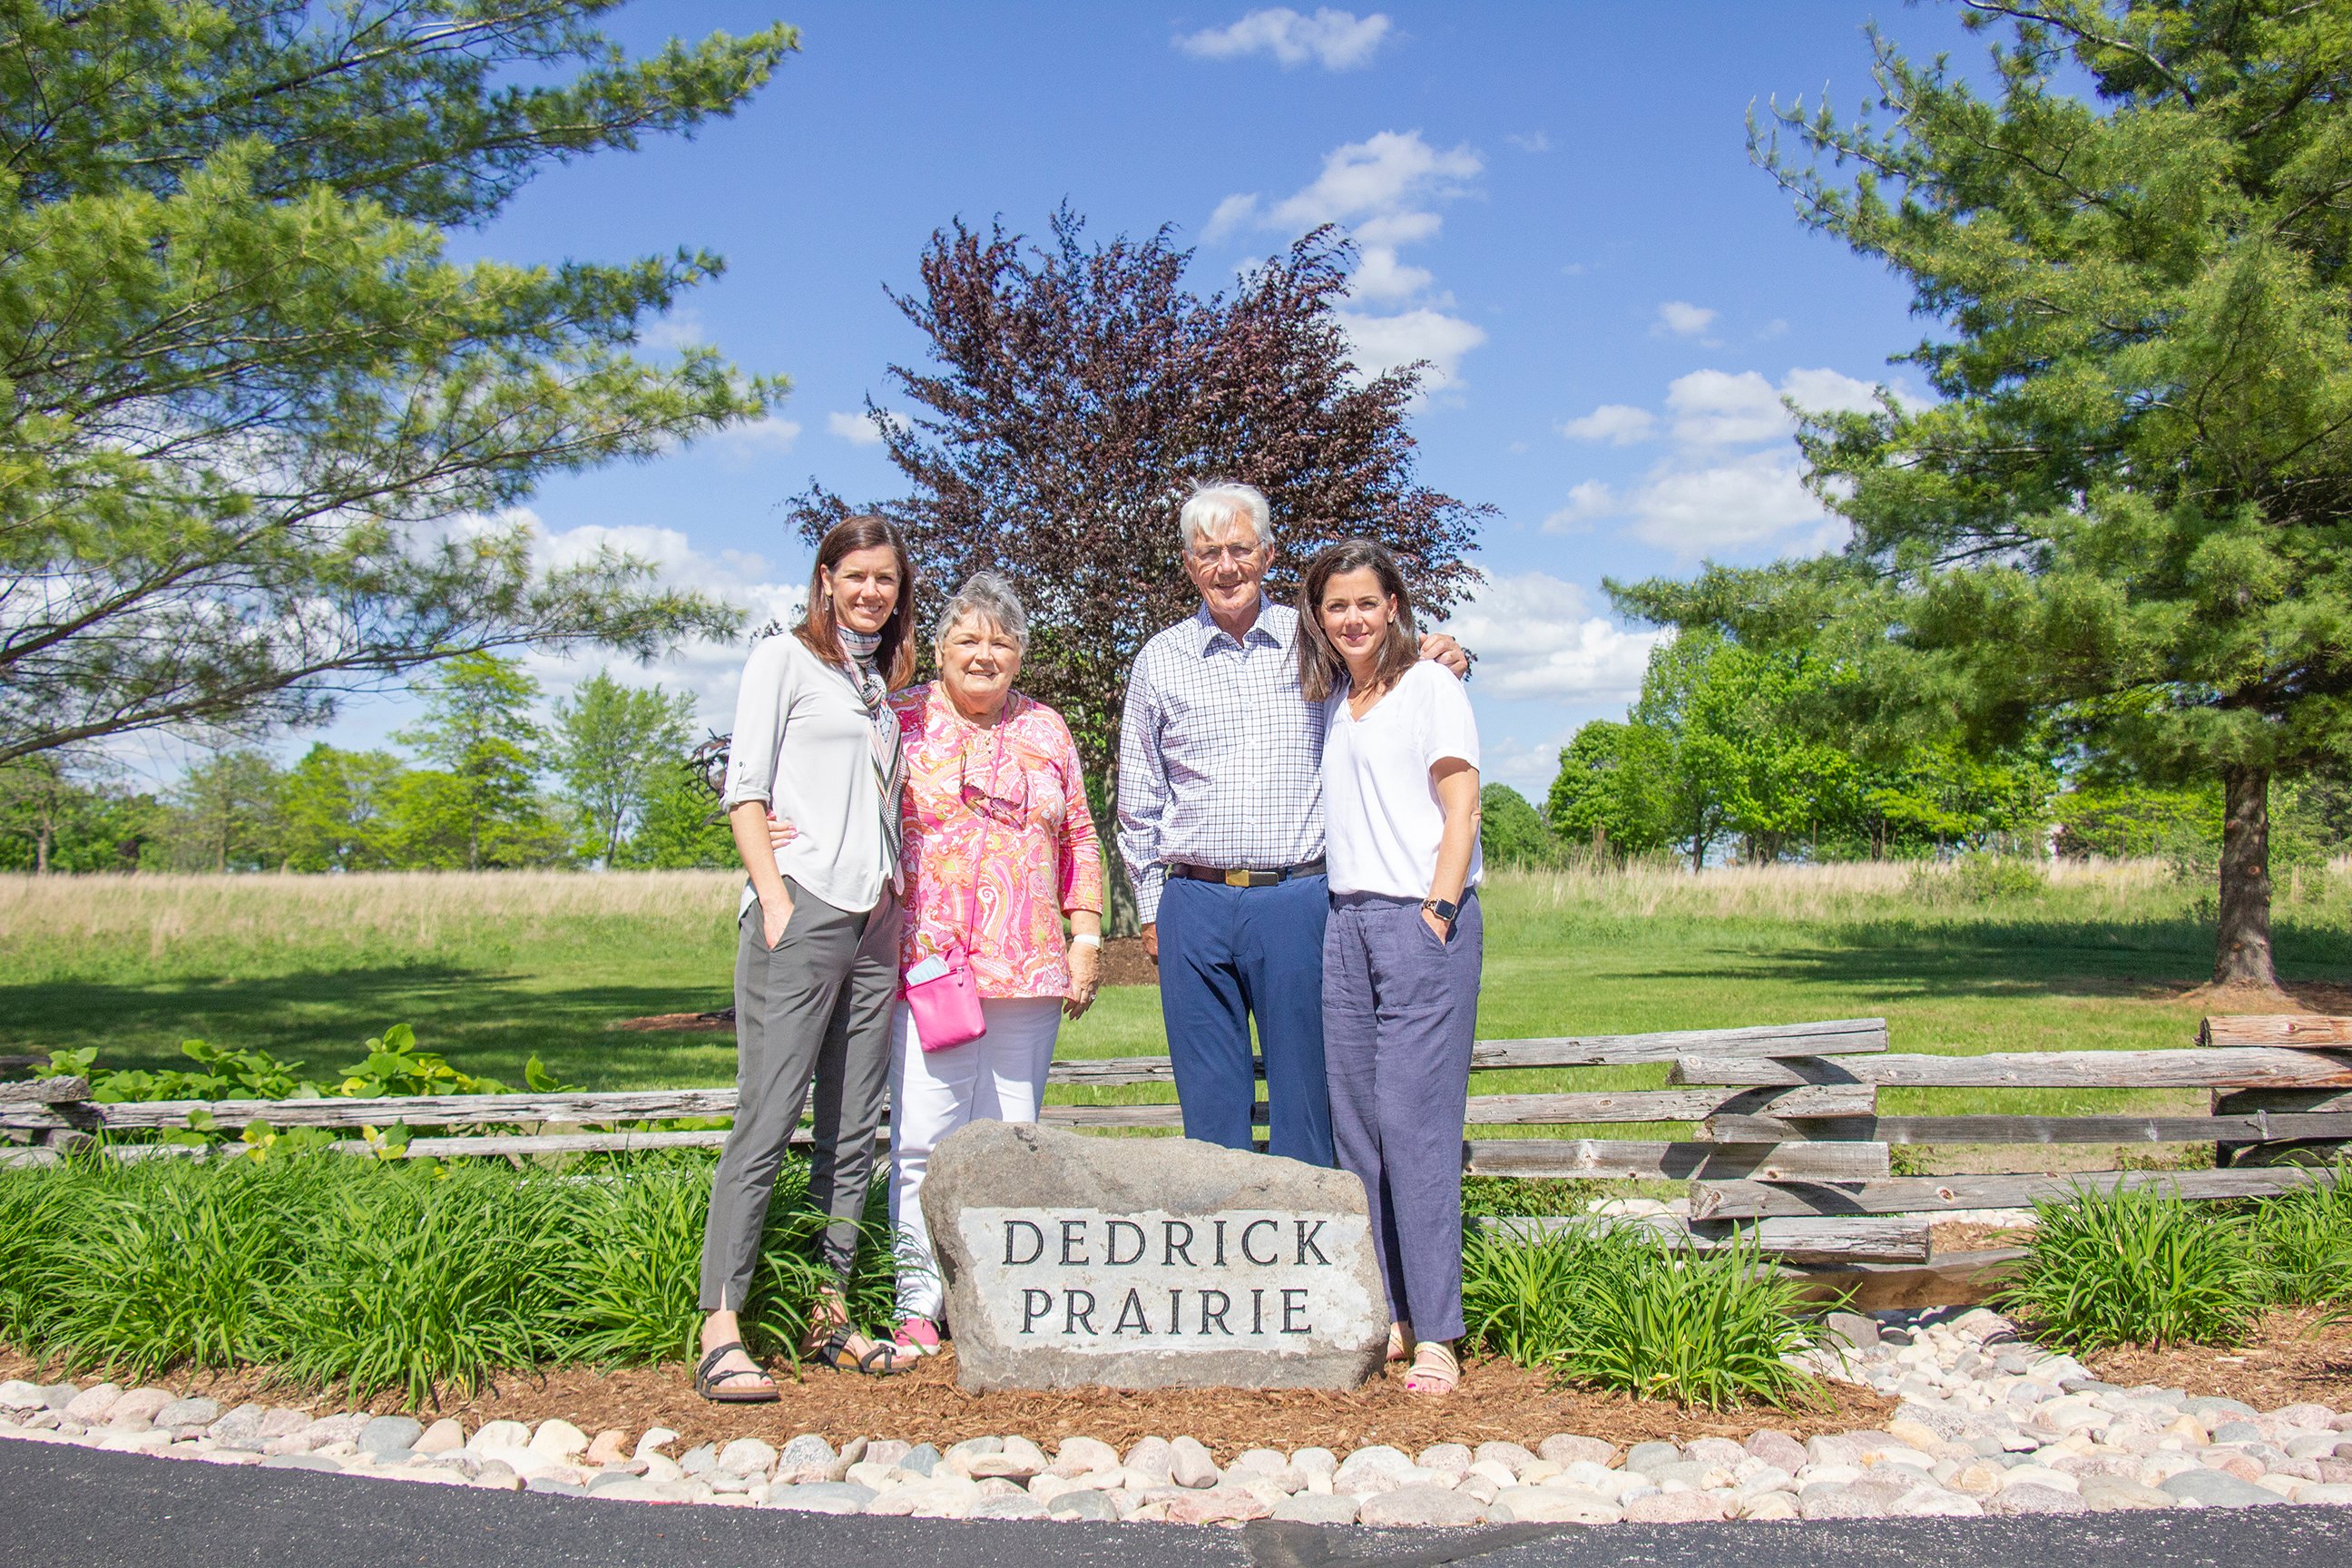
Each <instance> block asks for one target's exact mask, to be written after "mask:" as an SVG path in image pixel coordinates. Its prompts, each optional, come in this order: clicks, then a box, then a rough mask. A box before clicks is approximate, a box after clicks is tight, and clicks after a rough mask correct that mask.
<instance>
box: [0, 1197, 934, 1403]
mask: <svg viewBox="0 0 2352 1568" xmlns="http://www.w3.org/2000/svg"><path fill="white" fill-rule="evenodd" d="M711 1163H712V1162H711V1161H710V1159H709V1157H708V1156H706V1155H693V1154H673V1155H668V1156H662V1155H636V1156H630V1157H627V1158H625V1159H621V1158H609V1159H608V1158H598V1157H591V1158H586V1159H580V1160H576V1161H573V1162H572V1163H570V1164H568V1165H564V1166H561V1167H556V1166H532V1167H529V1168H526V1169H523V1170H515V1169H512V1168H510V1167H509V1166H507V1165H504V1164H499V1163H489V1162H481V1163H475V1162H470V1161H467V1162H451V1163H446V1164H439V1163H433V1162H428V1161H373V1160H355V1159H352V1158H350V1157H348V1156H345V1155H341V1154H333V1153H323V1152H305V1151H300V1150H296V1151H292V1152H282V1153H281V1152H273V1153H271V1154H270V1155H269V1156H268V1158H266V1159H261V1160H254V1159H229V1160H224V1159H219V1158H215V1159H213V1160H210V1161H207V1162H205V1163H195V1162H192V1161H191V1162H183V1161H171V1162H164V1161H146V1162H140V1163H125V1162H121V1161H115V1160H110V1159H103V1158H100V1157H97V1156H89V1157H81V1158H76V1159H72V1160H68V1161H66V1162H64V1163H60V1164H58V1165H55V1166H51V1167H47V1168H35V1169H19V1170H5V1171H0V1341H5V1342H6V1343H7V1344H9V1345H11V1346H13V1347H15V1348H16V1349H17V1350H20V1351H23V1352H26V1353H28V1354H31V1355H35V1356H37V1357H40V1358H42V1359H44V1360H48V1361H54V1362H57V1363H62V1364H64V1365H66V1366H68V1367H80V1366H96V1365H106V1366H115V1367H121V1368H122V1369H123V1370H124V1371H125V1372H127V1373H131V1374H133V1375H137V1376H142V1377H144V1376H152V1375H153V1374H155V1373H160V1372H162V1371H163V1370H165V1369H167V1368H169V1367H173V1366H179V1365H205V1366H222V1365H230V1364H262V1365H269V1366H273V1367H276V1368H278V1370H280V1371H281V1372H283V1373H286V1374H287V1375H289V1376H290V1377H292V1378H295V1379H297V1380H299V1381H301V1382H306V1383H314V1384H327V1383H342V1384H348V1385H349V1386H350V1388H351V1391H352V1395H353V1396H354V1397H356V1398H362V1399H363V1398H366V1397H368V1396H369V1395H371V1394H374V1393H375V1392H377V1391H379V1390H382V1389H386V1388H393V1389H398V1390H400V1391H402V1392H403V1393H404V1394H405V1395H406V1397H407V1398H408V1399H410V1400H411V1401H413V1402H422V1401H425V1400H428V1399H430V1398H432V1397H433V1396H434V1394H435V1393H436V1390H438V1389H441V1388H445V1387H446V1388H454V1389H457V1390H459V1391H461V1392H468V1393H469V1392H470V1391H471V1390H473V1389H475V1388H476V1387H478V1386H479V1384H481V1383H482V1381H483V1380H484V1379H485V1378H487V1377H488V1376H489V1375H490V1374H491V1373H495V1372H497V1371H499V1369H502V1368H518V1369H519V1368H525V1367H532V1366H542V1365H555V1364H564V1363H587V1364H593V1365H614V1364H631V1363H651V1362H656V1361H662V1360H674V1359H678V1358H681V1357H684V1356H686V1355H688V1353H689V1352H690V1350H691V1347H692V1345H693V1342H694V1335H695V1331H696V1329H697V1327H698V1323H699V1321H700V1313H699V1311H698V1309H697V1307H696V1304H695V1303H696V1295H697V1285H698V1273H699V1265H700V1255H701V1243H702V1226H703V1220H704V1216H705V1215H706V1214H707V1212H708V1208H709V1195H710V1174H711ZM806 1170H807V1167H806V1164H805V1163H804V1162H802V1161H800V1160H798V1159H791V1160H787V1161H786V1163H785V1166H784V1171H783V1173H782V1176H781V1177H780V1179H779V1181H778V1183H777V1192H776V1201H775V1203H774V1204H773V1205H772V1206H771V1208H770V1210H769V1228H768V1233H767V1235H766V1237H765V1238H764V1240H763V1243H762V1248H761V1262H760V1266H759V1268H758V1270H757V1272H756V1273H755V1275H754V1278H753V1284H752V1291H751V1301H750V1303H749V1304H748V1305H747V1307H746V1309H745V1311H744V1328H745V1329H746V1331H748V1333H749V1335H750V1338H751V1344H752V1346H753V1348H754V1350H756V1351H768V1350H784V1351H789V1350H791V1349H792V1348H793V1346H794V1345H795V1344H796V1343H797V1342H798V1339H799V1336H800V1334H801V1333H802V1331H803V1330H804V1329H805V1328H806V1326H807V1324H808V1322H809V1321H810V1315H811V1308H812V1305H813V1303H814V1300H815V1297H816V1295H817V1293H818V1292H819V1291H820V1290H821V1289H824V1287H825V1286H826V1285H828V1284H829V1283H830V1282H831V1274H830V1272H829V1271H828V1270H827V1269H825V1268H824V1266H823V1265H822V1264H821V1263H820V1262H819V1261H818V1258H817V1251H816V1245H815V1243H816V1237H817V1235H818V1233H819V1231H820V1230H821V1228H822V1226H823V1224H824V1220H823V1218H822V1216H819V1215H813V1214H810V1213H808V1212H806V1210H805V1209H804V1208H803V1206H802V1205H803V1203H804V1199H805V1193H806ZM882 1206H883V1205H882V1194H881V1193H880V1192H879V1191H878V1189H877V1193H876V1194H875V1203H874V1205H872V1206H870V1207H869V1209H868V1211H867V1216H866V1226H867V1232H868V1234H867V1242H868V1245H866V1247H863V1248H861V1252H860V1268H859V1272H858V1275H857V1278H856V1280H855V1281H854V1282H853V1285H852V1289H851V1292H850V1297H851V1308H852V1311H853V1313H855V1314H856V1316H857V1317H858V1319H859V1321H865V1322H869V1323H870V1322H874V1321H878V1319H879V1318H880V1317H881V1316H882V1314H883V1313H884V1312H885V1311H886V1310H887V1305H888V1300H889V1292H890V1285H891V1273H890V1257H889V1248H888V1246H887V1237H886V1235H885V1234H884V1231H883V1223H882V1215H881V1212H880V1211H881V1208H882Z"/></svg>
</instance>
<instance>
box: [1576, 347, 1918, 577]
mask: <svg viewBox="0 0 2352 1568" xmlns="http://www.w3.org/2000/svg"><path fill="white" fill-rule="evenodd" d="M1783 399H1788V400H1790V401H1793V402H1795V403H1796V404H1797V405H1798V406H1800V407H1802V408H1806V409H1811V410H1819V411H1829V410H1857V409H1869V408H1872V407H1874V406H1876V388H1874V386H1873V385H1872V384H1870V383H1869V382H1866V381H1860V380H1857V379H1855V378H1854V377H1853V376H1850V375H1846V374H1843V373H1841V372H1838V371H1834V370H1828V369H1822V368H1814V369H1810V370H1809V369H1794V370H1790V372H1788V374H1785V375H1783V376H1782V377H1781V378H1780V383H1779V384H1778V385H1775V384H1773V383H1771V382H1769V381H1767V380H1766V379H1765V378H1764V377H1763V376H1762V375H1761V374H1758V373H1757V372H1755V371H1752V370H1749V371H1738V372H1733V371H1724V370H1696V371H1693V372H1691V373H1690V374H1687V375H1684V376H1678V377H1676V378H1675V380H1674V381H1673V382H1671V383H1670V384H1668V385H1667V387H1666V397H1665V405H1666V414H1667V416H1669V418H1670V420H1671V426H1670V428H1671V433H1672V435H1673V436H1674V438H1675V441H1676V442H1677V443H1679V449H1678V450H1677V451H1675V453H1674V454H1673V455H1671V456H1669V457H1667V458H1664V459H1663V460H1661V461H1660V462H1658V463H1657V464H1656V465H1655V466H1654V467H1653V468H1651V469H1650V471H1649V473H1648V474H1647V475H1645V476H1644V477H1643V479H1642V480H1641V481H1640V482H1639V483H1638V484H1634V485H1629V486H1619V487H1612V486H1610V485H1607V484H1604V483H1601V481H1600V480H1597V479H1588V480H1586V481H1585V482H1584V483H1582V484H1580V485H1578V486H1577V487H1576V488H1575V489H1571V490H1570V492H1569V495H1568V504H1567V505H1565V506H1563V507H1562V508H1560V509H1559V510H1557V511H1555V512H1553V513H1552V514H1551V515H1550V516H1549V517H1547V518H1545V519H1544V531H1546V532H1548V533H1580V532H1583V531H1586V530H1587V529H1588V528H1590V527H1591V525H1592V524H1593V523H1594V522H1596V521H1601V520H1604V519H1620V520H1622V521H1623V522H1624V524H1625V530H1624V531H1625V532H1626V534H1627V535H1629V536H1630V537H1632V538H1634V539H1638V540H1640V541H1642V542H1644V543H1647V544H1652V545H1655V546H1657V547H1658V548H1660V549H1662V550H1668V551H1671V552H1674V554H1675V556H1676V557H1677V558H1679V559H1682V560H1696V559H1697V558H1699V557H1701V556H1705V555H1712V554H1717V553H1719V552H1743V553H1749V554H1752V553H1754V552H1757V551H1759V550H1766V551H1769V552H1775V553H1780V554H1784V555H1785V554H1803V553H1814V552H1820V551H1824V550H1834V549H1836V548H1838V547H1839V546H1840V545H1842V544H1843V543H1844V542H1845V540H1846V538H1847V535H1848V532H1849V530H1848V528H1847V525H1846V523H1845V521H1844V520H1843V519H1842V518H1839V517H1837V516H1835V515H1834V514H1832V512H1830V511H1829V510H1827V509H1825V508H1824V507H1823V506H1822V503H1821V501H1820V500H1819V499H1818V498H1816V497H1815V496H1814V495H1813V494H1812V493H1811V491H1809V490H1807V489H1805V487H1804V473H1805V467H1804V461H1803V458H1801V456H1800V455H1799V454H1798V453H1796V452H1794V451H1792V450H1790V447H1788V445H1787V442H1788V439H1789V437H1790V436H1791V435H1792V434H1793V433H1794V432H1795V430H1796V420H1795V419H1794V418H1793V417H1792V416H1790V413H1789V410H1788V407H1787V405H1786V404H1785V403H1784V402H1783ZM1655 425H1656V421H1655V417H1654V415H1653V414H1652V413H1651V411H1649V410H1647V409H1642V408H1636V407H1633V406H1632V405H1625V404H1605V405H1602V406H1601V407H1599V408H1596V409H1594V410H1593V411H1592V412H1591V414H1588V415H1586V416H1584V417H1583V418H1581V419H1573V420H1570V421H1569V423H1567V424H1566V425H1564V426H1561V427H1560V429H1561V433H1562V434H1563V435H1566V436H1570V437H1575V438H1577V439H1580V440H1586V441H1612V442H1614V443H1616V444H1618V445H1630V444H1631V443H1633V441H1636V440H1639V439H1641V438H1642V437H1644V436H1646V435H1648V434H1650V433H1651V432H1652V431H1653V430H1654V428H1655ZM1727 447H1733V448H1736V447H1760V448H1762V449H1760V450H1751V451H1748V452H1745V453H1737V452H1727V451H1725V450H1724V449H1725V448H1727Z"/></svg>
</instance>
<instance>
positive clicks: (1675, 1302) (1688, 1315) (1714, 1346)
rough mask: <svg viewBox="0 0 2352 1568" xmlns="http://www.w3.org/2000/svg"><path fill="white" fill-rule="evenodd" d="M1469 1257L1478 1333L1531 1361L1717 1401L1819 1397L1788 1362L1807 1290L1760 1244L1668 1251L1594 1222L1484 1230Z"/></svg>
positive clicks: (1582, 1376) (1466, 1297)
mask: <svg viewBox="0 0 2352 1568" xmlns="http://www.w3.org/2000/svg"><path fill="white" fill-rule="evenodd" d="M1463 1264H1464V1267H1463V1285H1464V1289H1463V1306H1464V1311H1465V1319H1466V1321H1467V1325H1468V1328H1469V1337H1470V1338H1471V1340H1472V1341H1473V1342H1475V1343H1478V1344H1481V1345H1483V1346H1485V1347H1486V1349H1488V1350H1491V1351H1494V1352H1496V1353H1498V1354H1502V1355H1505V1356H1508V1357H1509V1358H1510V1359H1511V1360H1513V1361H1516V1362H1518V1363H1521V1364H1523V1365H1549V1366H1551V1367H1553V1368H1554V1369H1555V1370H1556V1371H1557V1372H1558V1373H1559V1374H1560V1375H1561V1376H1562V1377H1564V1378H1567V1379H1569V1380H1570V1381H1573V1382H1576V1383H1581V1384H1590V1385H1592V1386H1594V1387H1598V1388H1603V1389H1608V1390H1611V1391H1613V1392H1618V1393H1623V1394H1635V1395H1638V1396H1640V1397H1642V1398H1646V1399H1672V1400H1676V1401H1679V1402H1680V1403H1682V1404H1685V1405H1705V1406H1706V1407H1707V1408H1709V1409H1720V1408H1723V1407H1725V1406H1727V1405H1740V1404H1746V1403H1749V1402H1759V1401H1760V1402H1762V1403H1765V1404H1769V1405H1779V1406H1781V1407H1783V1408H1786V1407H1788V1406H1790V1405H1799V1404H1807V1403H1811V1402H1813V1401H1816V1400H1818V1399H1819V1398H1820V1396H1821V1393H1822V1389H1821V1384H1820V1383H1819V1382H1818V1381H1817V1380H1816V1379H1814V1378H1813V1377H1811V1375H1809V1374H1808V1373H1804V1372H1802V1371H1801V1370H1799V1369H1798V1368H1796V1367H1794V1366H1791V1365H1790V1364H1789V1363H1788V1362H1787V1361H1786V1360H1784V1359H1783V1358H1784V1357H1786V1356H1787V1355H1789V1354H1790V1353H1791V1352H1796V1351H1800V1350H1802V1349H1804V1348H1805V1346H1806V1344H1807V1342H1808V1341H1807V1337H1806V1332H1805V1327H1804V1323H1803V1321H1802V1320H1801V1318H1800V1316H1799V1313H1800V1312H1801V1310H1803V1301H1802V1299H1801V1297H1800V1295H1799V1293H1798V1291H1797V1288H1796V1286H1795V1285H1794V1284H1793V1283H1792V1282H1790V1281H1789V1280H1786V1279H1781V1278H1780V1277H1779V1276H1778V1275H1776V1274H1774V1273H1773V1272H1772V1271H1771V1270H1770V1269H1769V1268H1767V1267H1765V1266H1764V1265H1763V1263H1762V1260H1761V1258H1760V1256H1759V1254H1758V1253H1757V1252H1756V1250H1755V1249H1754V1248H1752V1247H1727V1248H1725V1249H1723V1250H1721V1251H1717V1252H1708V1253H1698V1254H1691V1253H1669V1252H1666V1251H1664V1250H1663V1249H1662V1248H1660V1247H1658V1246H1657V1245H1656V1244H1655V1243H1654V1241H1652V1240H1650V1239H1649V1238H1647V1237H1644V1236H1643V1235H1641V1234H1639V1233H1637V1232H1633V1231H1630V1230H1626V1231H1620V1230H1612V1229H1605V1228H1595V1229H1590V1230H1573V1231H1559V1232H1555V1233H1554V1234H1552V1235H1550V1236H1549V1237H1545V1238H1543V1239H1541V1240H1539V1241H1515V1240H1510V1239H1507V1238H1490V1237H1485V1236H1474V1237H1472V1239H1471V1241H1470V1244H1469V1246H1468V1247H1467V1248H1466V1249H1465V1255H1464V1260H1463Z"/></svg>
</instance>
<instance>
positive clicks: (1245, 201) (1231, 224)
mask: <svg viewBox="0 0 2352 1568" xmlns="http://www.w3.org/2000/svg"><path fill="white" fill-rule="evenodd" d="M1256 221H1257V193H1256V192H1255V191H1252V192H1250V193H1249V194H1247V195H1239V194H1236V195H1230V196H1227V197H1226V198H1225V199H1224V200H1223V201H1221V202H1219V203H1218V204H1217V210H1216V211H1214V212H1213V213H1211V214H1210V215H1209V222H1208V226H1206V227H1204V228H1203V229H1202V230H1201V237H1202V239H1203V240H1204V241H1206V242H1207V243H1209V244H1211V245H1214V244H1216V243H1217V242H1218V241H1219V240H1221V239H1223V238H1224V237H1226V236H1227V235H1229V234H1233V233H1234V232H1236V231H1237V230H1240V229H1243V228H1245V227H1247V226H1250V225H1251V224H1254V223H1255V222H1256Z"/></svg>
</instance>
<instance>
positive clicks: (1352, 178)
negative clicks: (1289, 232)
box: [1268, 131, 1485, 241]
mask: <svg viewBox="0 0 2352 1568" xmlns="http://www.w3.org/2000/svg"><path fill="white" fill-rule="evenodd" d="M1484 167H1485V164H1484V163H1482V162H1481V161H1480V160H1479V157H1478V154H1477V153H1474V152H1472V151H1471V150H1470V149H1469V148H1468V147H1456V148H1454V149H1453V150H1452V151H1451V152H1440V151H1439V150H1438V149H1437V148H1434V147H1432V146H1431V145H1430V144H1429V143H1428V142H1424V141H1423V140H1422V137H1421V132H1418V131H1407V132H1394V131H1383V132H1380V133H1379V134H1378V135H1376V136H1373V137H1370V138H1369V139H1368V140H1366V141H1362V142H1349V143H1347V144H1346V145H1345V146H1342V147H1338V148H1335V149H1333V150H1332V151H1331V152H1329V153H1326V154H1325V155H1324V158H1323V172H1322V173H1321V174H1318V175H1317V176H1316V177H1315V183H1314V184H1310V185H1308V186H1307V188H1306V189H1305V190H1303V191H1300V192H1299V193H1298V194H1297V195H1294V196H1291V197H1289V198H1288V199H1286V200H1285V201H1283V202H1281V203H1280V204H1278V205H1276V207H1275V208H1274V210H1273V212H1272V213H1271V214H1269V215H1268V216H1269V219H1270V221H1272V222H1273V223H1275V224H1276V225H1278V226H1282V227H1286V228H1301V229H1304V228H1312V227H1314V226H1316V225H1317V224H1318V223H1360V222H1361V221H1362V220H1364V219H1367V218H1376V217H1384V216H1394V215H1397V214H1399V213H1402V212H1405V211H1408V210H1410V209H1411V208H1412V206H1414V205H1417V204H1419V203H1422V202H1426V201H1432V200H1443V199H1447V198H1451V197H1454V196H1458V195H1462V194H1463V191H1464V188H1465V187H1464V185H1463V184H1462V182H1464V181H1465V180H1470V179H1474V178H1475V177H1476V176H1477V174H1478V173H1479V172H1480V170H1482V169H1483V168H1484ZM1415 216H1416V218H1417V220H1418V221H1422V222H1425V223H1426V224H1427V225H1428V227H1427V229H1426V230H1425V231H1422V232H1416V233H1414V234H1413V235H1412V238H1416V239H1420V238H1426V237H1428V236H1429V235H1431V234H1433V233H1435V232H1436V220H1435V217H1434V216H1433V215H1430V214H1425V213H1423V214H1417V215H1415ZM1388 238H1391V241H1393V240H1394V239H1395V238H1398V237H1397V236H1388Z"/></svg>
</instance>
